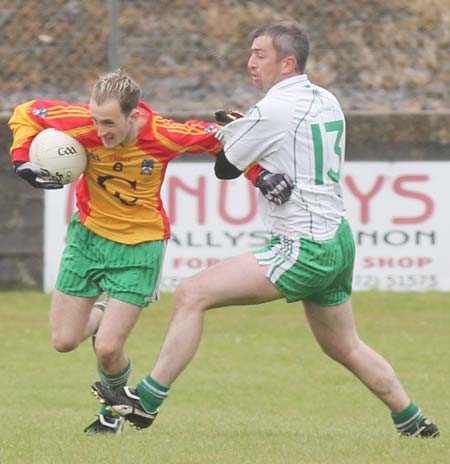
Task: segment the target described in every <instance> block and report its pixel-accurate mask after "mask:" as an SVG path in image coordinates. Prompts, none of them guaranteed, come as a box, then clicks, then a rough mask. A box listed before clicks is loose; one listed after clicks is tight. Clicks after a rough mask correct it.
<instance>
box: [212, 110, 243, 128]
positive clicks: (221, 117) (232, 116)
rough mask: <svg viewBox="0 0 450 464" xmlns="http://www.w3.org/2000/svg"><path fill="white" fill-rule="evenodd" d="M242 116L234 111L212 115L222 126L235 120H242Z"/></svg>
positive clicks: (221, 111)
mask: <svg viewBox="0 0 450 464" xmlns="http://www.w3.org/2000/svg"><path fill="white" fill-rule="evenodd" d="M242 116H244V113H241V112H240V111H236V110H219V111H216V112H215V113H214V117H215V118H216V121H217V122H218V123H219V124H222V125H223V126H225V125H226V124H228V123H230V122H233V121H236V119H239V118H242Z"/></svg>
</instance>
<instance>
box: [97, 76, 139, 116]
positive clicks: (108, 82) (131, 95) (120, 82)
mask: <svg viewBox="0 0 450 464" xmlns="http://www.w3.org/2000/svg"><path fill="white" fill-rule="evenodd" d="M141 96H142V89H141V88H140V86H139V85H138V84H137V83H136V82H135V81H134V80H133V79H131V77H130V76H129V75H128V74H127V73H126V72H125V71H122V70H121V69H116V70H114V71H111V72H108V73H105V74H102V75H101V76H100V77H99V79H98V80H97V82H96V83H95V84H94V86H93V88H92V94H91V99H92V100H94V101H95V103H96V104H97V105H101V104H103V103H105V101H107V100H116V101H118V102H119V105H120V109H121V111H122V113H123V114H124V115H125V116H128V115H129V114H130V113H131V111H132V110H133V109H135V108H137V106H138V104H139V101H140V100H141Z"/></svg>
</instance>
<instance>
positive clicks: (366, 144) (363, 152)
mask: <svg viewBox="0 0 450 464" xmlns="http://www.w3.org/2000/svg"><path fill="white" fill-rule="evenodd" d="M171 117H173V118H174V119H179V120H186V119H190V117H186V115H184V116H183V118H177V116H176V115H171ZM209 117H210V115H202V114H198V115H192V118H196V119H208V118H209ZM6 122H7V116H4V117H1V116H0V191H1V195H0V217H1V221H0V236H1V240H0V289H12V288H27V289H40V288H42V278H43V273H42V266H43V223H44V214H43V207H44V204H43V201H44V195H43V192H42V191H40V190H36V189H33V188H32V187H31V186H28V185H27V184H26V183H25V182H24V181H22V180H20V179H17V178H16V176H15V175H14V174H13V172H12V170H11V166H10V162H9V154H8V153H9V147H10V145H11V135H10V132H9V129H8V127H7V125H6ZM205 159H210V158H209V157H205ZM346 159H347V160H352V161H374V160H379V161H396V160H398V161H409V160H414V161H424V160H429V161H436V160H440V161H444V160H446V161H450V113H446V112H442V113H379V114H377V113H358V112H353V113H349V114H348V115H347V154H346Z"/></svg>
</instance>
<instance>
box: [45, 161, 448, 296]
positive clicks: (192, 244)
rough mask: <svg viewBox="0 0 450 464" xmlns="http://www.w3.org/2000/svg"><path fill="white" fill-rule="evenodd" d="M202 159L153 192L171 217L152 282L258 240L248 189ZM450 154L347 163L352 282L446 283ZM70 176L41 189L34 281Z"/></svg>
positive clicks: (422, 286) (48, 282) (49, 268)
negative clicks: (436, 158) (159, 272)
mask: <svg viewBox="0 0 450 464" xmlns="http://www.w3.org/2000/svg"><path fill="white" fill-rule="evenodd" d="M212 167H213V165H212V163H199V162H194V163H172V164H171V165H170V166H169V168H168V170H167V173H166V179H165V184H164V189H163V192H162V196H163V201H164V204H165V208H166V211H167V213H168V215H169V219H170V222H171V224H172V239H171V240H170V241H169V245H168V247H167V253H166V258H165V264H164V271H163V281H162V287H161V290H163V291H172V290H173V289H174V288H175V286H176V284H177V283H178V282H179V281H180V280H182V279H184V278H185V277H188V276H189V275H192V274H193V273H195V272H198V271H200V270H202V269H205V268H206V267H208V266H210V265H212V264H214V263H216V262H218V261H219V260H221V259H223V258H226V257H228V256H233V255H237V254H240V253H243V252H245V251H249V250H252V249H255V248H259V247H261V246H263V245H264V244H265V242H266V240H267V238H268V235H267V234H266V233H265V232H264V227H263V225H262V222H261V220H260V218H259V216H258V212H257V206H256V189H254V188H253V186H252V185H251V184H250V182H249V181H248V180H246V179H245V178H244V177H241V178H239V179H236V180H233V181H219V180H217V179H216V178H215V177H214V173H213V168H212ZM449 178H450V162H347V163H346V165H345V175H344V178H343V188H344V196H345V201H346V206H347V213H348V214H347V218H348V220H349V222H350V224H351V226H352V229H353V233H354V237H355V242H356V244H357V258H356V265H355V275H354V290H356V291H358V290H393V291H425V290H446V291H448V290H450V270H449V261H450V241H449V240H448V237H449V236H450V214H449V212H448V206H447V199H448V198H449V197H450V183H449V181H448V179H449ZM74 190H75V189H74V184H71V185H69V186H67V187H65V188H64V189H63V190H62V191H47V192H45V251H44V266H45V269H44V287H45V290H46V291H50V290H51V289H52V287H53V285H54V282H55V280H56V275H57V272H58V266H59V260H60V257H61V253H62V250H63V247H64V242H65V232H66V228H67V223H68V220H69V218H70V216H71V214H72V213H73V211H74V210H75V206H74V204H75V202H74Z"/></svg>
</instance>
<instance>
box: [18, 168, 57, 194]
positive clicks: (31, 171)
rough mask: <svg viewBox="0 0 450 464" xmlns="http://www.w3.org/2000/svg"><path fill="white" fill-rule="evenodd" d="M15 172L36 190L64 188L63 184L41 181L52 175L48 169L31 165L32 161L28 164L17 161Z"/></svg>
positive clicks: (53, 181)
mask: <svg viewBox="0 0 450 464" xmlns="http://www.w3.org/2000/svg"><path fill="white" fill-rule="evenodd" d="M14 171H15V173H16V174H17V175H18V176H19V177H21V178H22V179H24V180H26V181H27V182H28V183H29V184H30V185H32V186H33V187H35V188H42V189H47V190H55V189H61V188H63V187H64V185H63V184H61V182H58V181H55V180H43V179H41V178H40V177H41V176H44V177H45V176H47V177H48V176H49V175H50V173H49V172H48V171H47V169H44V168H41V167H40V166H38V165H37V164H34V163H30V161H27V162H26V163H24V162H22V161H16V162H15V163H14Z"/></svg>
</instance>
